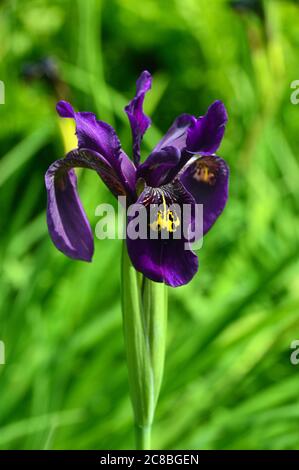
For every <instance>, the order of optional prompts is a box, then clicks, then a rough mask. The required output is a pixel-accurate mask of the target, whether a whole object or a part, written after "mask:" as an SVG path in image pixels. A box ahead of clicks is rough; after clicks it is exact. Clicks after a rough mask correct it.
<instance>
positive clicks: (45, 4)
mask: <svg viewBox="0 0 299 470" xmlns="http://www.w3.org/2000/svg"><path fill="white" fill-rule="evenodd" d="M298 17H299V6H298V3H297V2H295V1H283V0H282V1H279V0H271V1H264V2H262V1H254V0H252V1H250V0H242V1H241V0H240V1H224V0H223V1H221V0H213V1H212V0H183V1H182V0H177V1H176V0H160V1H153V0H143V1H142V2H140V1H139V0H109V1H108V0H107V1H102V2H101V1H99V0H76V1H74V0H72V1H71V0H61V1H57V0H51V1H50V0H40V1H34V0H31V1H29V0H22V1H16V0H15V1H13V0H10V1H5V0H3V1H1V3H0V43H1V50H0V58H1V60H0V79H1V80H3V81H4V82H5V86H6V97H5V98H6V102H5V104H4V105H0V143H1V147H0V148H1V150H0V152H1V160H0V204H1V206H0V207H1V219H0V220H1V222H0V224H1V243H0V256H1V276H0V306H1V307H0V340H3V341H4V342H5V346H6V365H1V366H0V393H1V400H0V448H2V449H92V448H94V449H128V448H132V447H133V446H134V436H133V431H132V412H131V407H130V401H129V394H128V383H127V370H126V363H125V355H124V344H123V337H122V325H121V313H120V301H119V262H120V252H121V242H120V241H113V240H112V241H111V240H110V241H109V240H105V241H99V240H96V241H95V256H94V261H93V263H92V264H85V263H82V262H75V261H71V260H69V259H67V258H66V257H64V256H63V255H62V254H61V253H59V252H58V251H57V250H56V249H55V248H54V246H53V245H52V243H51V240H50V238H49V236H48V234H47V227H46V222H45V206H46V195H45V189H44V180H43V178H44V173H45V171H46V169H47V167H48V165H49V164H50V163H51V162H52V161H54V160H56V159H57V158H60V157H62V156H63V154H64V153H65V149H66V148H69V147H72V146H74V145H72V140H73V139H72V134H73V128H70V127H69V125H70V123H68V124H66V122H67V121H64V123H63V124H62V120H59V119H58V118H57V116H56V112H55V103H56V101H57V100H58V99H59V98H65V99H68V100H70V101H71V102H72V103H73V105H74V106H75V107H76V108H77V109H80V110H88V111H94V112H96V113H97V115H98V116H99V117H100V118H101V119H104V120H108V121H109V122H110V123H111V124H112V125H114V126H115V127H116V129H117V132H118V134H119V136H120V138H121V140H122V142H123V146H124V148H125V149H126V151H127V152H130V145H131V136H130V131H129V126H128V123H127V120H126V116H125V114H124V112H123V107H124V105H125V104H126V103H127V102H128V100H129V99H130V98H131V97H132V96H133V93H134V87H135V80H136V78H137V76H138V75H139V73H140V72H141V71H142V70H143V69H148V70H150V71H151V72H152V73H153V76H154V85H153V89H152V91H151V92H150V94H149V95H148V96H147V99H146V111H147V112H148V113H149V114H150V115H151V117H152V119H153V123H154V125H153V127H152V128H151V130H150V131H149V132H148V134H147V136H146V139H145V142H144V146H143V156H146V154H147V153H148V152H149V151H150V149H151V148H152V147H153V146H154V144H155V143H156V142H157V140H158V139H159V137H160V136H161V135H162V133H164V132H165V131H166V130H167V128H168V127H169V125H170V124H171V122H172V121H173V119H174V118H175V117H176V115H178V114H180V113H182V112H188V113H192V114H195V115H200V114H203V113H204V112H205V111H206V108H207V107H208V105H209V104H210V103H211V102H212V101H213V100H215V99H221V100H223V101H224V103H225V104H226V107H227V109H228V113H229V118H230V119H229V125H228V128H227V132H226V135H225V139H224V141H223V144H222V146H221V149H220V151H219V154H220V155H221V156H222V157H223V158H225V159H226V160H227V161H228V163H229V165H230V167H231V183H230V199H229V203H228V206H227V208H226V209H225V211H224V214H223V215H222V217H221V218H220V219H219V221H218V222H217V224H216V225H215V227H214V229H213V230H212V231H211V232H210V233H209V234H208V235H207V236H206V237H205V240H204V246H203V248H202V250H200V252H199V257H200V269H199V272H198V274H197V276H196V277H195V279H194V280H193V282H192V283H190V284H189V285H187V286H184V287H182V288H178V289H172V290H171V291H170V293H169V294H170V309H169V327H168V349H167V358H166V370H165V379H164V384H163V388H162V392H161V397H160V401H159V404H158V409H157V415H156V423H155V427H154V436H153V446H154V448H161V449H299V425H298V422H299V403H298V400H299V365H298V366H297V367H296V366H294V365H292V364H291V363H290V353H291V350H290V344H291V342H292V341H293V340H294V339H299V272H298V261H299V260H298V240H299V238H298V237H299V231H298V229H299V224H298V209H299V161H298V144H299V133H298V128H299V106H295V105H292V104H291V102H290V94H291V91H292V90H291V88H290V83H291V82H292V81H293V80H296V79H299V68H298V56H299V35H298ZM79 180H80V181H79V186H80V194H81V196H82V199H83V201H84V206H85V208H86V211H87V213H88V216H89V219H90V221H91V223H92V225H93V227H94V226H95V224H96V222H97V219H96V217H95V214H94V211H95V207H96V205H98V204H99V203H101V202H107V201H111V200H112V199H111V196H110V194H109V192H108V190H107V189H106V188H105V187H104V185H103V184H102V183H101V182H99V180H98V178H97V176H96V175H94V174H93V173H92V172H88V171H84V172H81V173H80V174H79Z"/></svg>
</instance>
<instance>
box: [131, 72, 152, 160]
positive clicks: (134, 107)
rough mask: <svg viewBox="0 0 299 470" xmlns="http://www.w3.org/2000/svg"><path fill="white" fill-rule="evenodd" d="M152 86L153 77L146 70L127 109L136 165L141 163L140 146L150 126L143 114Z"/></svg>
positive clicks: (139, 79)
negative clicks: (146, 97)
mask: <svg viewBox="0 0 299 470" xmlns="http://www.w3.org/2000/svg"><path fill="white" fill-rule="evenodd" d="M151 86H152V77H151V74H150V73H149V72H147V71H146V70H145V71H144V72H142V74H141V75H140V77H139V78H138V80H137V82H136V95H135V97H134V98H133V99H132V101H130V103H129V104H128V105H127V106H126V107H125V112H126V113H127V116H128V118H129V121H130V125H131V130H132V138H133V156H134V162H135V163H136V164H138V163H139V161H140V145H141V140H142V137H143V135H144V133H145V131H146V130H147V128H148V127H149V126H150V123H151V120H150V118H149V117H148V116H146V115H145V114H144V112H143V101H144V97H145V94H146V93H147V92H148V91H149V90H150V88H151Z"/></svg>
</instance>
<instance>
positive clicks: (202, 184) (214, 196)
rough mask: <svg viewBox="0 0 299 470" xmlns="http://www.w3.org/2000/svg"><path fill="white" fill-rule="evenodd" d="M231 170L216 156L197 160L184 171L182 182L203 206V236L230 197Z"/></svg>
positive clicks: (181, 176) (181, 177)
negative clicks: (229, 179)
mask: <svg viewBox="0 0 299 470" xmlns="http://www.w3.org/2000/svg"><path fill="white" fill-rule="evenodd" d="M228 178H229V168H228V166H227V164H226V163H225V161H224V160H222V159H221V158H219V157H216V156H214V155H210V156H205V157H201V158H198V159H196V160H195V161H193V162H190V164H187V165H186V167H185V169H183V170H182V174H181V175H180V181H181V182H182V184H183V185H184V187H185V188H186V189H187V191H188V192H190V194H192V196H193V197H194V199H195V202H196V203H197V204H203V234H205V233H207V232H208V230H209V229H210V228H211V227H212V225H213V224H214V222H216V220H217V218H218V217H219V215H220V214H221V213H222V211H223V209H224V207H225V204H226V201H227V197H228Z"/></svg>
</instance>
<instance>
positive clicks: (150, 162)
mask: <svg viewBox="0 0 299 470" xmlns="http://www.w3.org/2000/svg"><path fill="white" fill-rule="evenodd" d="M179 161H180V151H179V150H178V149H177V148H175V147H164V148H163V149H162V150H159V151H157V152H152V153H151V154H150V155H149V156H148V158H147V159H146V160H145V162H144V163H142V164H141V165H140V166H139V167H138V168H137V179H138V178H143V179H144V180H145V182H146V184H147V185H148V186H152V187H157V186H161V185H162V184H166V183H169V182H170V181H171V179H172V175H173V170H174V169H176V168H177V166H178V164H179Z"/></svg>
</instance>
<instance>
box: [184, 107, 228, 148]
mask: <svg viewBox="0 0 299 470" xmlns="http://www.w3.org/2000/svg"><path fill="white" fill-rule="evenodd" d="M226 122H227V112H226V109H225V106H224V104H223V103H222V102H221V101H215V102H214V103H213V104H212V105H211V106H210V107H209V109H208V111H207V113H206V114H205V115H204V116H202V117H199V118H198V119H197V121H196V122H195V123H194V124H193V125H192V126H191V127H190V128H189V129H188V134H187V140H186V147H187V150H188V151H189V152H191V153H200V154H201V155H211V154H213V153H215V152H216V151H217V149H218V148H219V146H220V144H221V140H222V137H223V135H224V130H225V124H226Z"/></svg>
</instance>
